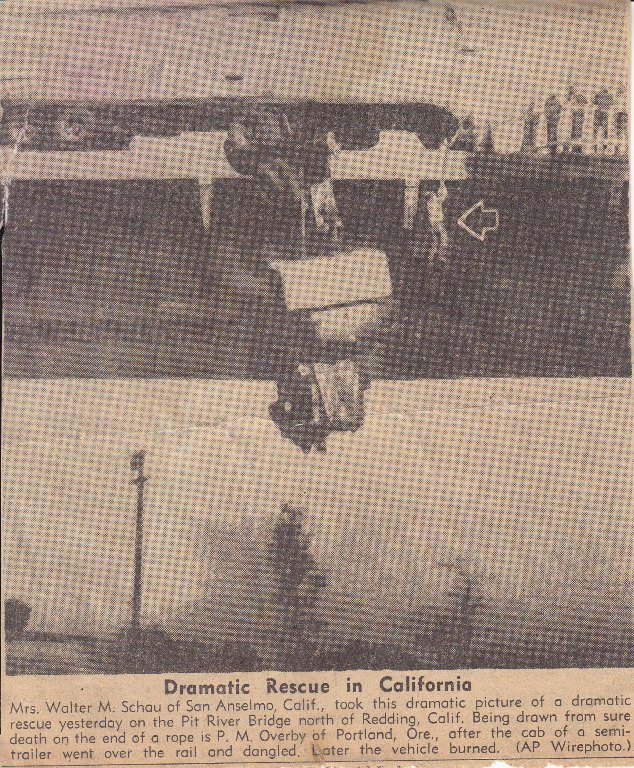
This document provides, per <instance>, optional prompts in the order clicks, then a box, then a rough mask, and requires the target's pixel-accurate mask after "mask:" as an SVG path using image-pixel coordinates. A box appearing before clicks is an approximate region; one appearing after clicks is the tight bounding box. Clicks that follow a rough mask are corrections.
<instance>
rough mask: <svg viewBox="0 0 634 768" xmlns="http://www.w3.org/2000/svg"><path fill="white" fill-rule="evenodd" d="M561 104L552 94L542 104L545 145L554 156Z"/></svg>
mask: <svg viewBox="0 0 634 768" xmlns="http://www.w3.org/2000/svg"><path fill="white" fill-rule="evenodd" d="M561 110H562V106H561V102H560V101H559V99H558V98H557V97H556V96H555V94H553V95H552V96H549V97H548V98H547V99H546V102H545V104H544V116H545V118H546V143H547V145H548V149H549V150H550V151H551V152H552V153H553V155H554V154H556V153H557V133H558V128H559V120H560V119H561Z"/></svg>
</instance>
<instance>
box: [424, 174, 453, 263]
mask: <svg viewBox="0 0 634 768" xmlns="http://www.w3.org/2000/svg"><path fill="white" fill-rule="evenodd" d="M447 195H448V192H447V186H446V184H445V182H444V181H441V182H440V185H439V187H438V189H437V190H436V192H428V193H427V202H426V205H427V217H428V219H429V225H430V227H431V234H432V244H431V249H430V251H429V257H428V260H429V265H430V266H434V265H435V264H436V262H438V261H440V262H442V263H443V264H446V263H447V252H448V250H449V234H448V232H447V226H446V224H445V212H444V210H443V205H444V202H445V200H446V199H447Z"/></svg>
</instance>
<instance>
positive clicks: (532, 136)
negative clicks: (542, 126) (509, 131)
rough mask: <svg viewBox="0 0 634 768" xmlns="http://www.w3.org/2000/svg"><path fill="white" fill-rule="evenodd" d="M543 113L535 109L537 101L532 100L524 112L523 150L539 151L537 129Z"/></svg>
mask: <svg viewBox="0 0 634 768" xmlns="http://www.w3.org/2000/svg"><path fill="white" fill-rule="evenodd" d="M540 119H541V115H540V114H539V112H538V111H537V110H536V109H535V102H534V101H531V103H530V104H529V105H528V109H527V110H526V112H525V114H524V131H523V133H522V147H521V151H522V152H536V151H537V129H538V128H539V121H540Z"/></svg>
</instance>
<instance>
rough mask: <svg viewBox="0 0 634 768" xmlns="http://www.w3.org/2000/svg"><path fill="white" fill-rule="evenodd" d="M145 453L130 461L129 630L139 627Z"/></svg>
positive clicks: (138, 453) (139, 452)
mask: <svg viewBox="0 0 634 768" xmlns="http://www.w3.org/2000/svg"><path fill="white" fill-rule="evenodd" d="M144 463H145V451H137V453H135V454H134V455H133V456H132V459H131V460H130V470H131V471H132V472H136V476H135V477H133V478H132V480H131V482H132V484H133V485H136V493H137V496H136V530H135V536H134V586H133V592H132V620H131V622H130V625H131V628H132V629H133V630H134V629H139V628H140V626H141V568H142V566H143V486H144V485H145V483H146V482H147V479H148V478H147V477H145V475H144V474H143V466H144Z"/></svg>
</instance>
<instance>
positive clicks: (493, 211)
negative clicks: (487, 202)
mask: <svg viewBox="0 0 634 768" xmlns="http://www.w3.org/2000/svg"><path fill="white" fill-rule="evenodd" d="M477 210H479V211H480V213H481V216H495V223H494V224H493V226H490V227H487V226H486V225H485V226H483V227H482V231H481V232H476V231H475V230H474V229H471V227H470V226H469V225H468V224H467V219H468V218H469V216H471V214H472V213H475V212H476V211H477ZM458 224H459V226H461V227H462V228H463V229H465V230H466V231H467V232H468V233H469V234H470V235H472V236H473V237H475V238H477V239H478V240H480V241H482V242H484V238H485V237H486V234H487V232H495V230H496V229H497V228H498V227H499V226H500V214H499V212H498V209H497V208H485V207H484V200H479V201H478V202H477V203H476V204H475V205H472V206H471V208H469V210H468V211H465V212H464V213H463V214H462V216H461V217H460V218H459V219H458Z"/></svg>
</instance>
